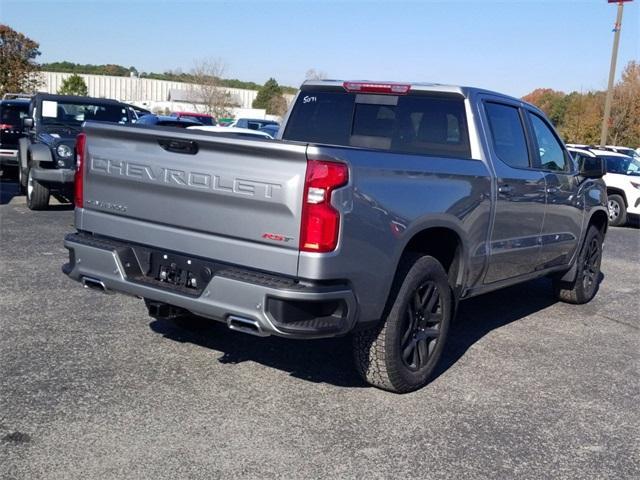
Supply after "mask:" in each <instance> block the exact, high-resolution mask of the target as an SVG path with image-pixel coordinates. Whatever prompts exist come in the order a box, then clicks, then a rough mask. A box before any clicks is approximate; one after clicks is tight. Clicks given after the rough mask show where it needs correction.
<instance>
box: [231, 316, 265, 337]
mask: <svg viewBox="0 0 640 480" xmlns="http://www.w3.org/2000/svg"><path fill="white" fill-rule="evenodd" d="M227 325H228V326H229V329H230V330H237V331H238V332H243V333H248V334H249V335H255V336H257V337H268V336H269V335H270V334H269V333H268V332H265V331H264V330H263V329H262V327H261V326H260V324H259V323H258V322H257V321H256V320H251V319H250V318H243V317H236V316H235V315H229V316H228V317H227Z"/></svg>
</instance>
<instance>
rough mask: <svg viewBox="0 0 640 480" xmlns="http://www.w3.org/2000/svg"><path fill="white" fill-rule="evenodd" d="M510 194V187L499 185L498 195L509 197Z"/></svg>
mask: <svg viewBox="0 0 640 480" xmlns="http://www.w3.org/2000/svg"><path fill="white" fill-rule="evenodd" d="M512 192H513V188H512V187H511V185H500V186H499V187H498V193H501V194H502V195H511V193H512Z"/></svg>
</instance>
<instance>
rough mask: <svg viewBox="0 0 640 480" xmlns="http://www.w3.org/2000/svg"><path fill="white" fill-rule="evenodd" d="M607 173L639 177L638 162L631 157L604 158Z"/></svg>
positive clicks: (639, 164) (639, 162) (639, 167)
mask: <svg viewBox="0 0 640 480" xmlns="http://www.w3.org/2000/svg"><path fill="white" fill-rule="evenodd" d="M606 161H607V173H618V174H621V175H637V176H640V160H638V159H635V158H631V157H606Z"/></svg>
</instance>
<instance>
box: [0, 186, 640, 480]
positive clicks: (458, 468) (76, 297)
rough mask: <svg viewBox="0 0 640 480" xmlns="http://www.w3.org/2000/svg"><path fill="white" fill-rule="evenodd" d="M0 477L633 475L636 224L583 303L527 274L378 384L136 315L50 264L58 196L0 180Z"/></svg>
mask: <svg viewBox="0 0 640 480" xmlns="http://www.w3.org/2000/svg"><path fill="white" fill-rule="evenodd" d="M0 193H1V198H0V203H1V205H0V266H1V268H0V327H1V330H0V478H2V479H41V478H42V479H94V478H96V479H98V478H99V479H106V478H109V479H120V478H123V479H124V478H127V479H147V478H148V479H165V478H166V479H176V478H207V479H210V478H240V477H244V478H267V477H268V478H272V477H273V478H321V477H322V478H338V477H340V478H342V477H348V478H390V477H398V478H402V477H419V478H469V477H473V478H579V479H584V478H591V479H593V478H603V479H604V478H639V477H640V433H639V432H640V315H639V311H640V262H639V260H640V254H639V252H640V248H639V247H640V230H638V228H637V227H626V228H612V229H610V231H609V234H608V236H607V239H606V246H605V256H604V261H603V266H602V269H603V274H604V280H603V283H602V285H601V289H600V292H599V294H598V296H597V297H596V299H595V300H594V301H593V302H591V303H590V304H588V305H584V306H571V305H565V304H561V303H555V302H554V300H553V298H552V296H551V290H550V285H549V283H548V282H547V281H544V280H540V281H535V282H530V283H527V284H523V285H520V286H516V287H512V288H510V289H508V290H504V291H501V292H497V293H493V294H489V295H486V296H484V297H479V298H476V299H472V300H469V301H468V302H465V303H463V304H462V306H461V310H460V314H459V321H458V323H457V324H456V326H455V327H454V329H453V333H452V340H451V342H450V343H449V345H448V350H447V352H446V355H445V358H444V361H443V362H442V366H441V368H440V370H439V371H438V374H437V376H436V378H435V379H434V380H433V381H432V383H431V384H430V385H428V386H427V387H426V388H424V389H423V390H421V391H418V392H415V393H412V394H408V395H403V396H399V395H394V394H390V393H386V392H383V391H380V390H376V389H374V388H369V387H367V386H366V385H365V384H364V383H363V382H362V381H361V380H360V379H359V377H358V376H357V374H356V373H355V371H354V369H353V367H352V363H351V356H350V350H349V339H348V338H344V339H337V340H322V341H305V342H300V341H298V342H295V341H286V340H282V339H278V338H266V339H264V338H256V337H251V336H248V335H246V334H241V333H236V332H232V331H229V330H228V329H227V328H226V326H225V325H222V324H218V323H215V322H209V321H202V320H192V321H189V322H183V323H180V324H174V323H172V322H164V321H154V320H152V319H150V318H149V317H148V316H147V314H146V310H145V308H144V304H143V302H142V301H139V300H136V299H133V298H129V297H124V296H106V295H100V294H97V293H94V292H89V291H85V290H83V289H82V288H81V287H80V286H79V285H78V284H77V283H75V282H72V281H70V280H68V279H67V278H66V277H65V276H64V275H63V274H62V273H61V271H60V266H61V265H62V264H63V263H64V262H65V261H66V258H67V256H66V250H65V249H64V248H63V246H62V238H63V235H64V234H65V233H66V232H69V231H72V229H73V227H72V217H73V212H72V210H71V209H70V208H69V207H67V206H64V205H56V206H55V207H54V208H53V209H52V210H50V211H46V212H30V211H29V210H28V209H27V208H26V206H25V205H24V197H21V196H17V195H16V194H17V188H16V185H15V183H11V182H6V181H4V182H2V183H1V184H0Z"/></svg>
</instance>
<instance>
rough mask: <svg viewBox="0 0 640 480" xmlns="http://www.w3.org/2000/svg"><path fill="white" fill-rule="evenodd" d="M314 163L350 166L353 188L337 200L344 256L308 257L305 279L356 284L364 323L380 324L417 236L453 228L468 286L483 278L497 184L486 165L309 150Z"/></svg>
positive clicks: (302, 265)
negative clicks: (460, 245) (402, 259)
mask: <svg viewBox="0 0 640 480" xmlns="http://www.w3.org/2000/svg"><path fill="white" fill-rule="evenodd" d="M308 156H309V158H317V159H323V160H333V161H340V162H345V163H347V164H348V165H349V167H350V178H349V185H348V186H347V187H345V188H343V189H341V190H337V191H336V192H335V193H334V197H333V204H334V206H335V207H336V208H338V209H339V210H340V211H341V212H342V226H341V229H340V241H339V247H338V249H337V250H336V251H335V252H333V253H332V254H328V255H326V254H325V255H318V254H312V253H304V252H303V253H301V254H300V260H299V268H298V274H299V276H300V277H303V278H314V279H337V278H345V279H349V280H350V281H351V282H352V284H353V287H354V290H355V292H356V295H357V297H358V304H359V308H360V312H359V318H360V321H361V322H362V321H365V322H366V321H372V320H376V319H378V318H380V315H381V314H382V310H383V308H384V305H385V303H386V299H387V296H388V293H389V290H390V288H391V284H392V282H393V278H394V275H395V272H396V268H397V265H398V261H399V259H400V257H401V255H402V253H403V250H404V248H405V247H406V245H407V244H408V243H409V241H410V240H411V239H412V238H413V236H414V235H416V234H417V233H419V232H421V231H422V230H424V229H426V228H430V227H448V228H450V229H452V230H454V231H455V232H457V233H458V235H459V237H460V238H461V239H462V243H463V257H464V258H463V263H464V265H463V269H462V270H463V272H464V276H465V278H461V279H460V281H461V283H462V284H464V285H468V284H474V283H476V282H477V281H478V280H479V279H480V277H481V275H482V272H483V268H484V262H485V247H486V243H485V242H486V239H487V235H488V229H489V225H490V215H491V176H490V173H489V171H488V169H487V167H486V165H485V164H484V163H483V162H482V161H481V160H463V159H456V158H440V157H427V156H420V155H406V154H392V153H387V152H380V151H366V150H357V149H348V148H337V147H309V150H308Z"/></svg>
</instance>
